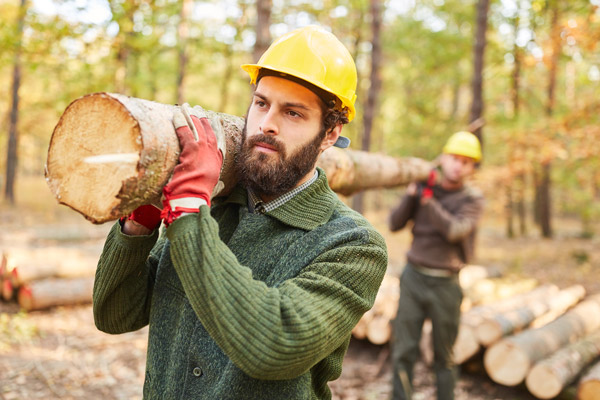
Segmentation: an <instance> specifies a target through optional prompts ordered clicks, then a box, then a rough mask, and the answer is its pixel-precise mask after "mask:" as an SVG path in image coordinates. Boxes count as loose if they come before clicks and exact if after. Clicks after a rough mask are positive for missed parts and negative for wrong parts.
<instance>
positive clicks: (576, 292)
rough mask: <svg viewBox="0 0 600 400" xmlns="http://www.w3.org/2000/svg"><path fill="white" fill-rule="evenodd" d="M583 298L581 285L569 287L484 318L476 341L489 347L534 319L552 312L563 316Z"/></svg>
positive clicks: (479, 325)
mask: <svg viewBox="0 0 600 400" xmlns="http://www.w3.org/2000/svg"><path fill="white" fill-rule="evenodd" d="M584 296H585V289H584V288H583V286H581V285H575V286H571V287H569V288H567V289H564V290H561V291H560V292H559V293H557V294H555V295H552V296H544V297H541V298H538V299H533V301H529V302H526V303H525V302H524V303H523V305H522V306H521V307H519V308H516V309H512V310H510V311H499V312H497V313H494V314H493V315H490V316H488V317H484V319H483V321H481V322H480V323H479V324H478V325H477V328H476V335H477V340H478V341H479V343H481V344H482V345H483V346H486V347H487V346H490V345H492V344H493V343H495V342H497V341H498V340H499V339H501V338H502V337H504V336H507V335H509V334H511V333H513V332H516V331H519V330H521V329H523V328H525V327H527V326H528V325H529V324H531V323H532V322H533V321H535V319H536V318H538V317H541V316H543V315H544V314H546V313H548V312H550V311H552V312H555V314H554V315H556V316H558V315H560V314H563V313H564V312H565V311H566V310H567V309H568V308H570V307H571V306H573V305H575V304H577V303H578V302H579V301H580V300H581V299H582V298H583V297H584Z"/></svg>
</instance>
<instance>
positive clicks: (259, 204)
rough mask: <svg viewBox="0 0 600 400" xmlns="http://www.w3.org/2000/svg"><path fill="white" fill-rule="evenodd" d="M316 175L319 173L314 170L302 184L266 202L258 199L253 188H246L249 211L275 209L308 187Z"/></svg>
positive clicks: (261, 211) (259, 211) (266, 211)
mask: <svg viewBox="0 0 600 400" xmlns="http://www.w3.org/2000/svg"><path fill="white" fill-rule="evenodd" d="M318 177H319V174H318V173H317V171H316V170H315V173H314V175H313V176H312V177H311V178H310V179H309V180H308V181H306V182H304V183H303V184H302V185H300V186H298V187H296V188H294V189H292V190H290V191H289V192H287V193H284V194H282V195H281V196H279V197H277V198H276V199H274V200H271V201H269V202H266V203H265V202H264V201H262V200H261V199H260V197H258V195H257V194H256V193H254V191H253V190H251V189H248V211H250V212H251V213H259V214H264V213H268V212H271V211H273V210H275V209H276V208H278V207H281V206H282V205H284V204H285V203H287V202H288V201H290V200H291V199H293V198H294V196H296V195H297V194H298V193H300V192H302V191H303V190H304V189H306V188H307V187H309V186H310V185H311V184H312V183H313V182H315V181H316V180H317V178H318Z"/></svg>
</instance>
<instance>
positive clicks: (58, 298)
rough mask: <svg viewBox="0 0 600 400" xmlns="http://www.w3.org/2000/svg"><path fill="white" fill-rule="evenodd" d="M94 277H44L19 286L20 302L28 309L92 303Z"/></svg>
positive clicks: (23, 307)
mask: <svg viewBox="0 0 600 400" xmlns="http://www.w3.org/2000/svg"><path fill="white" fill-rule="evenodd" d="M93 288H94V278H78V279H54V278H50V279H44V280H40V281H34V282H31V283H29V284H27V285H25V286H21V287H20V288H19V294H18V295H17V297H18V302H19V305H20V306H21V308H22V309H24V310H26V311H33V310H41V309H44V308H49V307H55V306H65V305H72V304H81V303H90V302H91V301H92V291H93Z"/></svg>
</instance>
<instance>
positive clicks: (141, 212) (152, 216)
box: [121, 204, 161, 231]
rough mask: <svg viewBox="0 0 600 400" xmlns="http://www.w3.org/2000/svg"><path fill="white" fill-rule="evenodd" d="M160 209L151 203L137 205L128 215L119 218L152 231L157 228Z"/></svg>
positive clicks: (159, 219)
mask: <svg viewBox="0 0 600 400" xmlns="http://www.w3.org/2000/svg"><path fill="white" fill-rule="evenodd" d="M160 214H161V210H160V208H157V207H155V206H153V205H150V204H146V205H143V206H139V207H138V208H136V209H135V210H133V212H132V213H131V214H129V216H127V217H123V218H121V220H122V221H125V220H129V221H133V222H135V223H137V224H139V225H142V226H144V227H146V228H147V229H149V230H151V231H153V230H154V229H156V228H158V226H159V225H160V221H161V216H160Z"/></svg>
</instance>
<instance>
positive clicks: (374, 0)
mask: <svg viewBox="0 0 600 400" xmlns="http://www.w3.org/2000/svg"><path fill="white" fill-rule="evenodd" d="M370 4H371V33H372V35H373V37H372V39H371V75H370V76H369V82H370V83H371V85H370V87H369V92H368V94H367V104H365V109H364V114H363V131H362V139H361V147H360V148H361V150H363V151H369V150H370V149H371V132H372V131H373V121H374V119H375V110H376V108H377V98H378V97H379V91H380V89H381V76H380V73H379V70H380V68H381V61H382V58H383V55H382V51H381V18H382V10H381V9H382V5H381V2H380V0H371V1H370ZM352 208H354V209H355V210H356V211H358V212H359V213H362V212H363V211H364V192H358V193H357V194H356V195H354V197H353V199H352Z"/></svg>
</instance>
